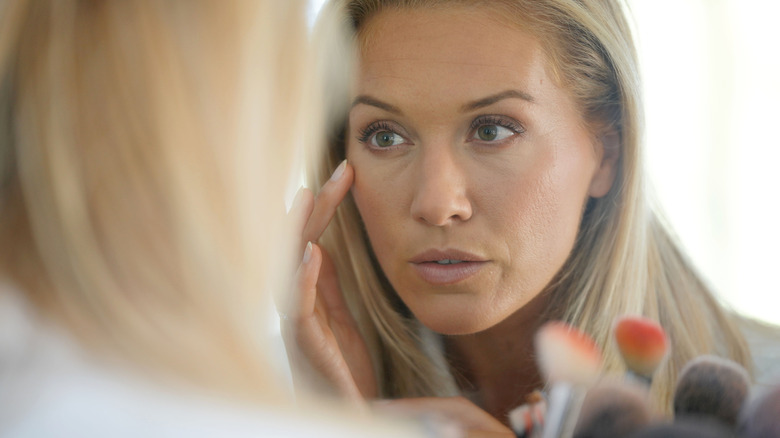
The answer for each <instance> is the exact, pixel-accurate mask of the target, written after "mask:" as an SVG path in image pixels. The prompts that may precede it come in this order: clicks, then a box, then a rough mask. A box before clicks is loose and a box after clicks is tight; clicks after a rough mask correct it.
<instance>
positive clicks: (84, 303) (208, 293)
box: [0, 0, 390, 437]
mask: <svg viewBox="0 0 780 438" xmlns="http://www.w3.org/2000/svg"><path fill="white" fill-rule="evenodd" d="M305 12H306V4H305V2H303V1H285V2H278V1H273V0H271V1H258V0H248V1H238V0H236V1H229V2H218V3H217V2H213V1H200V0H196V1H176V0H170V1H169V0H162V1H161V0H138V1H132V2H125V1H86V0H57V1H37V0H36V1H27V0H12V1H5V2H3V4H2V7H0V84H2V88H1V90H2V91H1V92H0V108H1V110H0V114H1V116H0V120H1V122H0V160H1V161H0V164H1V165H2V166H0V171H1V172H2V173H0V315H1V316H0V382H1V383H0V386H2V388H3V389H2V391H0V435H2V436H25V437H29V436H139V435H144V436H149V435H151V436H169V435H170V436H214V435H223V434H228V435H231V436H282V435H283V436H303V435H306V436H309V435H311V434H312V433H317V434H318V435H320V436H322V435H326V436H344V435H345V434H347V435H349V434H351V433H353V432H354V433H358V434H359V436H365V435H366V433H367V432H366V430H365V429H362V428H361V427H360V426H352V427H350V428H347V427H346V426H345V425H344V424H343V423H340V422H339V421H338V420H337V418H339V417H334V419H332V420H327V421H326V420H324V419H323V418H320V417H321V414H318V413H317V412H318V411H316V410H311V408H310V407H309V408H307V409H309V410H310V411H309V412H307V414H306V416H305V419H306V421H301V418H300V416H298V415H296V414H295V413H294V411H293V409H292V400H291V397H290V396H289V394H288V393H287V391H286V388H285V387H284V386H283V385H280V384H279V383H278V382H279V379H278V378H277V377H276V373H275V372H274V368H275V367H274V366H273V363H274V361H275V358H274V357H273V356H272V350H270V347H269V345H266V338H267V337H266V336H263V330H265V328H266V326H267V325H269V324H268V323H267V321H268V319H269V318H268V315H269V312H270V309H269V304H270V301H271V300H270V298H269V297H268V296H267V295H266V294H263V293H262V291H263V290H266V288H267V287H268V286H269V285H273V284H274V281H275V278H274V277H273V275H272V274H274V273H275V272H276V271H281V272H285V271H286V270H287V267H286V266H285V264H284V263H278V262H277V259H275V258H272V257H270V255H274V256H279V254H280V250H279V249H278V247H279V245H276V246H272V243H276V240H274V239H276V238H277V236H278V235H280V234H281V235H282V236H284V237H287V236H288V234H287V231H286V227H284V226H282V225H283V223H284V222H285V217H284V214H283V213H284V212H283V209H282V205H283V203H282V202H283V199H282V191H281V190H278V189H274V187H280V186H282V185H283V184H284V183H286V181H288V179H289V174H290V169H291V161H292V157H293V155H294V151H295V150H296V147H298V146H299V145H301V144H307V143H311V142H312V138H313V136H317V135H319V131H320V129H321V126H322V122H321V120H320V117H321V113H322V108H321V102H319V101H317V100H315V99H314V96H318V95H319V91H318V90H319V86H318V85H316V82H315V81H313V80H312V79H313V78H314V76H313V74H312V75H311V76H309V75H310V74H311V73H314V72H316V71H318V68H319V67H318V66H317V65H315V62H314V61H317V58H316V57H314V56H313V53H314V52H313V51H312V48H310V47H309V43H308V35H307V33H308V30H307V27H306V20H305V17H306V15H305ZM330 37H331V36H327V35H326V37H325V40H326V41H330V39H329V38H330ZM282 243H283V241H282ZM283 246H285V247H286V246H288V245H283ZM281 255H282V256H281V258H280V259H281V260H282V261H284V260H287V259H289V258H288V257H285V256H284V253H283V252H282V253H281ZM303 406H308V405H305V404H304V405H303ZM331 414H332V413H331ZM353 421H354V419H353ZM362 422H363V421H362V420H359V421H358V423H357V424H360V423H362ZM388 433H390V432H388Z"/></svg>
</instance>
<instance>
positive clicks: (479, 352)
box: [445, 294, 547, 424]
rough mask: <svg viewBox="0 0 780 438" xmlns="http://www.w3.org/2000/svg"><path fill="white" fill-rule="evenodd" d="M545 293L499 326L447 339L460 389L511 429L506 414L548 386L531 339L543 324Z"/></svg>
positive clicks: (446, 347) (449, 355)
mask: <svg viewBox="0 0 780 438" xmlns="http://www.w3.org/2000/svg"><path fill="white" fill-rule="evenodd" d="M546 304H547V294H539V296H537V297H536V298H534V299H533V300H531V301H530V302H529V303H528V304H526V305H525V306H523V308H522V309H520V310H518V311H517V312H515V313H513V314H512V315H510V316H509V317H508V318H507V319H505V320H504V321H502V322H501V323H499V324H497V325H495V326H493V327H491V328H489V329H487V330H485V331H482V332H479V333H474V334H470V335H460V336H448V337H447V338H445V349H446V351H447V356H448V357H449V358H450V363H451V364H452V367H453V369H454V372H455V375H456V378H457V379H458V384H459V385H460V387H461V389H462V390H463V391H464V392H466V393H471V394H473V397H472V401H474V402H475V403H476V404H478V405H479V406H480V407H481V408H482V409H484V410H485V411H487V412H488V413H489V414H491V415H492V416H493V417H495V418H497V419H498V420H499V421H501V422H503V423H505V424H507V423H508V421H509V420H508V418H507V414H508V413H509V411H511V410H512V409H514V408H516V407H518V406H520V405H522V404H524V403H526V398H527V396H528V395H529V394H530V393H531V392H533V391H534V390H536V389H541V388H542V386H543V385H544V383H543V380H542V378H541V376H540V374H539V370H538V369H537V366H536V361H535V354H534V345H533V339H534V334H535V333H536V330H537V329H538V328H539V326H540V325H541V324H542V323H543V322H544V321H543V319H542V315H543V313H544V310H545V309H546Z"/></svg>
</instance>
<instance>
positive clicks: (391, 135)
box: [370, 131, 404, 148]
mask: <svg viewBox="0 0 780 438" xmlns="http://www.w3.org/2000/svg"><path fill="white" fill-rule="evenodd" d="M370 142H371V145H373V146H376V147H380V148H388V147H390V146H398V145H399V144H403V142H404V138H403V137H401V136H400V135H398V134H396V133H395V132H392V131H379V132H377V133H376V134H374V135H372V136H371V138H370Z"/></svg>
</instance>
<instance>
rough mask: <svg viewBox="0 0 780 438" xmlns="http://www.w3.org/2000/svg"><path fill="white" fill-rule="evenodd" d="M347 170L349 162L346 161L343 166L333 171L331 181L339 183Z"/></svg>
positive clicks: (342, 163) (340, 165)
mask: <svg viewBox="0 0 780 438" xmlns="http://www.w3.org/2000/svg"><path fill="white" fill-rule="evenodd" d="M346 168H347V160H344V161H342V162H341V164H339V167H337V168H336V170H334V171H333V175H331V176H330V179H331V181H337V180H338V179H339V178H341V175H344V169H346Z"/></svg>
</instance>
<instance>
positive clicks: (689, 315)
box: [312, 0, 751, 412]
mask: <svg viewBox="0 0 780 438" xmlns="http://www.w3.org/2000/svg"><path fill="white" fill-rule="evenodd" d="M453 3H459V4H464V5H470V6H472V7H482V8H492V9H496V10H497V12H496V14H495V15H496V17H501V18H499V19H502V20H510V21H511V22H514V23H516V24H517V25H519V26H522V28H523V29H525V30H527V31H529V32H530V33H531V34H533V35H535V36H537V37H538V39H539V40H540V41H542V42H543V46H544V49H545V51H546V54H547V57H548V61H549V62H550V68H551V71H552V73H553V75H554V77H555V78H556V79H557V81H558V82H559V83H560V84H561V85H563V86H564V87H566V88H567V89H568V90H569V91H570V92H571V93H572V95H573V97H574V98H575V101H576V102H577V103H578V104H579V106H580V110H581V113H582V114H583V118H584V119H585V121H586V122H587V123H588V124H589V126H590V127H591V129H592V131H593V133H594V135H603V134H606V133H615V134H617V136H618V138H619V147H620V158H619V162H618V169H617V176H616V181H615V183H614V184H613V187H612V188H611V190H610V191H609V193H608V194H607V195H606V196H604V197H602V198H598V199H591V200H590V201H589V203H588V206H587V208H586V211H585V213H584V216H583V219H582V223H581V227H580V231H579V235H578V238H577V242H576V244H575V248H574V250H573V251H572V253H571V255H570V257H569V259H568V261H567V262H566V263H565V265H564V266H563V268H562V269H561V271H560V272H559V273H558V274H557V276H556V277H555V278H554V280H553V281H552V282H551V284H549V285H548V287H547V288H546V290H545V293H549V294H551V295H550V305H549V308H548V311H547V313H546V315H545V318H556V319H562V320H565V321H567V322H569V323H571V324H573V325H575V326H577V327H579V328H581V329H583V330H584V331H586V332H587V333H589V334H590V335H591V336H592V337H593V338H594V339H595V340H596V341H597V343H598V344H599V345H600V346H601V347H602V348H603V350H604V358H605V369H606V371H607V372H621V371H622V370H623V369H624V365H623V363H622V360H621V359H620V357H619V355H618V352H617V348H616V345H614V344H613V341H612V340H611V328H612V324H613V320H614V318H615V317H617V316H619V315H621V314H625V313H629V314H638V315H645V316H648V317H650V318H653V319H655V320H658V321H659V322H660V323H661V325H662V326H663V327H664V328H665V329H666V330H667V332H668V335H669V337H670V339H671V343H672V347H671V349H672V352H671V356H670V358H669V360H668V361H667V362H666V363H665V364H664V365H663V367H662V369H661V370H659V372H658V373H657V375H656V377H655V379H654V383H653V387H652V393H653V395H654V399H655V401H656V403H657V405H658V407H659V408H661V409H663V410H665V411H667V412H668V411H669V410H670V409H671V407H670V403H669V402H670V400H671V397H672V389H673V385H674V383H675V381H676V374H677V370H679V369H680V368H681V367H682V366H683V365H684V364H685V363H686V362H687V361H688V360H690V359H691V358H693V357H695V356H697V355H700V354H704V353H715V354H719V355H722V356H725V357H729V358H731V359H733V360H735V361H737V362H738V363H740V364H742V365H744V366H746V367H747V368H748V369H750V365H751V364H750V356H749V352H748V349H747V347H746V344H745V341H744V340H743V338H742V335H741V333H740V332H739V330H738V327H737V326H736V324H735V321H734V320H733V318H732V316H731V315H730V313H729V312H728V311H726V310H724V308H723V307H722V306H721V304H720V303H719V302H718V301H717V300H716V299H715V298H714V297H713V295H712V294H711V293H710V291H709V290H708V288H707V286H706V285H705V284H704V282H703V281H702V280H701V279H700V277H699V275H698V274H697V273H696V271H695V270H694V268H693V267H692V265H691V263H690V262H689V261H688V259H687V258H686V257H685V255H684V254H683V253H682V251H681V250H680V248H679V244H678V243H677V241H676V240H675V238H674V237H673V236H672V234H671V232H670V231H669V227H668V226H667V225H666V224H665V223H664V221H663V220H662V216H661V214H660V213H659V209H658V208H657V206H656V205H654V204H653V203H652V202H651V200H650V196H649V195H648V188H647V182H646V177H645V173H644V169H643V164H642V161H643V160H642V153H643V152H642V130H643V126H642V123H643V122H642V120H643V115H642V101H641V95H640V82H639V75H638V66H637V56H636V53H635V49H634V46H633V42H632V37H631V30H630V26H629V24H628V22H627V21H626V18H625V13H624V8H625V6H623V5H622V4H621V2H620V1H619V0H580V1H575V0H504V1H500V2H499V1H457V2H455V1H441V0H341V1H340V3H339V4H340V6H341V7H343V8H345V9H346V11H347V12H348V14H349V15H350V17H351V19H352V23H351V24H352V29H353V31H354V33H355V35H356V38H358V39H359V42H358V43H359V45H360V46H362V48H363V49H365V48H366V47H369V46H370V44H371V40H370V30H367V29H365V28H364V27H363V26H364V24H365V23H366V22H367V20H369V19H370V18H371V17H373V16H374V15H375V14H377V13H378V12H380V11H382V10H384V9H387V8H419V7H442V6H444V7H446V6H447V5H452V4H453ZM344 156H345V143H344V138H343V132H342V133H341V136H340V137H339V136H337V137H335V138H334V139H333V141H332V142H331V145H330V148H329V149H328V151H327V153H326V157H325V158H324V159H323V160H321V162H320V163H318V167H317V168H315V169H313V170H312V174H313V176H314V180H315V181H317V182H318V183H319V184H322V183H323V182H324V181H325V179H326V178H327V176H328V175H329V174H330V173H331V172H332V170H333V169H334V167H335V166H336V165H337V164H338V162H340V161H341V160H342V159H343V158H344ZM363 230H364V228H363V226H362V223H361V219H360V215H359V213H358V211H357V209H356V207H355V204H354V202H353V201H352V199H351V198H347V200H346V201H345V202H344V205H343V206H342V207H341V208H340V210H339V211H338V214H337V217H336V219H335V220H334V222H333V223H332V225H331V227H330V229H329V230H328V232H327V234H326V235H325V236H324V237H323V239H322V243H323V246H324V247H325V248H326V249H328V250H329V251H330V253H331V254H332V255H333V259H334V262H335V263H336V266H337V269H338V273H339V279H340V281H341V284H342V289H343V291H344V294H345V297H346V299H347V300H348V302H349V304H350V306H351V308H352V309H353V312H354V313H355V315H356V319H357V320H358V322H359V324H360V327H361V330H362V331H363V334H364V336H365V337H366V339H367V341H368V342H369V345H370V346H371V347H372V348H371V350H372V353H373V355H374V356H373V360H374V365H375V368H376V369H375V371H376V375H377V376H378V381H379V382H380V386H381V391H382V395H383V396H385V397H408V396H422V395H428V396H430V395H449V394H453V393H454V392H457V388H456V387H455V385H454V383H453V379H452V378H451V376H450V375H449V370H448V368H447V366H446V365H443V363H444V362H443V358H442V357H440V356H439V357H436V355H435V354H432V353H431V352H430V351H428V350H429V349H426V347H425V344H426V342H423V341H421V339H420V333H421V331H420V330H419V327H418V325H419V323H418V322H416V321H415V320H414V317H413V316H412V315H410V313H409V312H408V310H407V309H406V308H405V306H404V305H403V303H400V302H399V299H398V298H397V296H396V294H395V293H394V292H393V290H392V288H391V286H390V285H389V282H388V281H387V280H386V279H385V278H384V276H383V273H382V271H381V269H380V268H379V265H378V263H377V262H376V260H375V258H374V256H373V254H372V252H371V248H370V245H369V243H368V239H367V237H366V235H365V231H363ZM422 333H425V332H424V331H422ZM527 335H528V334H525V336H527Z"/></svg>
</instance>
